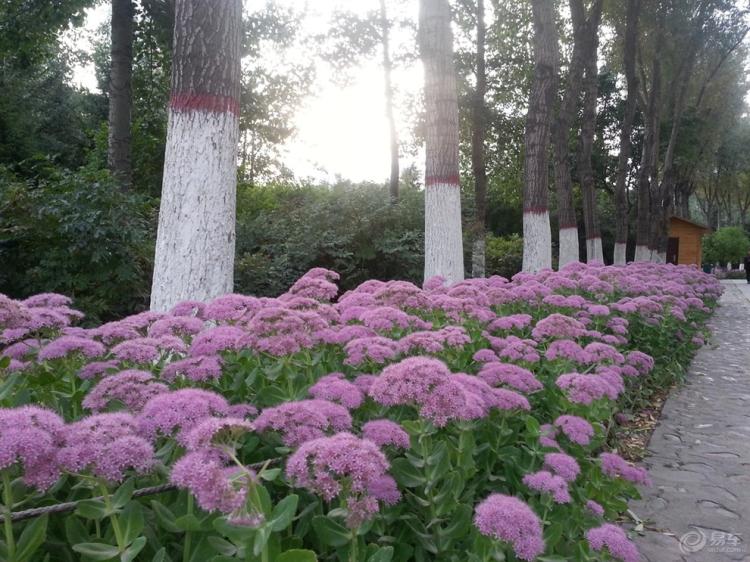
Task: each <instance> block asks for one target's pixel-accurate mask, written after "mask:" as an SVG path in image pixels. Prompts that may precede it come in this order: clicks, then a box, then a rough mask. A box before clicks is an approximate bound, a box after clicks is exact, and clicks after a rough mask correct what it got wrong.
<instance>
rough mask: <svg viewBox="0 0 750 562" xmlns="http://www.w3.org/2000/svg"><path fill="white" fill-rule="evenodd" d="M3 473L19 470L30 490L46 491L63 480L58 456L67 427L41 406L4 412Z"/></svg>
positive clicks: (0, 417) (0, 438) (0, 423)
mask: <svg viewBox="0 0 750 562" xmlns="http://www.w3.org/2000/svg"><path fill="white" fill-rule="evenodd" d="M0 427H3V428H4V429H3V431H0V470H5V469H8V468H10V467H13V466H16V465H17V466H18V467H19V468H20V469H21V472H22V474H23V481H24V482H25V483H26V484H27V485H28V486H33V487H34V488H36V489H37V490H40V491H44V490H46V489H48V488H49V487H50V486H52V484H54V483H55V482H56V481H57V479H58V478H59V477H60V468H59V466H58V462H57V452H58V449H59V447H60V446H61V445H62V442H63V436H64V433H65V425H64V423H63V421H62V419H61V418H60V417H59V416H58V415H57V414H55V413H54V412H52V411H50V410H47V409H44V408H39V407H37V406H21V407H19V408H0Z"/></svg>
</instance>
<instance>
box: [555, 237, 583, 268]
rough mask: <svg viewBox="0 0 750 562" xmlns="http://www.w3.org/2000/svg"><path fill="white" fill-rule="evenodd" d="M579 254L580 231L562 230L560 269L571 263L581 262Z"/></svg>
mask: <svg viewBox="0 0 750 562" xmlns="http://www.w3.org/2000/svg"><path fill="white" fill-rule="evenodd" d="M579 252H580V250H579V247H578V229H577V228H561V229H560V259H559V267H565V266H566V265H568V264H569V263H575V262H577V261H580V260H581V257H580V253H579Z"/></svg>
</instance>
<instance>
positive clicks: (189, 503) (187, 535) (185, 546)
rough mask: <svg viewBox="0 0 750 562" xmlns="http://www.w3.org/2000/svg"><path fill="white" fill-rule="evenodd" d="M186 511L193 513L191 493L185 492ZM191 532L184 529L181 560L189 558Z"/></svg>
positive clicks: (189, 513)
mask: <svg viewBox="0 0 750 562" xmlns="http://www.w3.org/2000/svg"><path fill="white" fill-rule="evenodd" d="M187 512H188V515H192V514H193V494H191V493H190V492H188V493H187ZM192 538H193V536H192V534H191V533H190V531H185V539H184V541H183V546H182V562H188V561H189V560H190V549H191V547H192V545H191V543H192Z"/></svg>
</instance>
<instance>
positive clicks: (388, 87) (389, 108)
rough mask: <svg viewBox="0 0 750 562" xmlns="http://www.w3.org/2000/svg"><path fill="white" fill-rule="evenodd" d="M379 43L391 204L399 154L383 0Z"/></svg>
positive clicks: (394, 199)
mask: <svg viewBox="0 0 750 562" xmlns="http://www.w3.org/2000/svg"><path fill="white" fill-rule="evenodd" d="M380 42H381V46H382V49H383V80H384V86H385V117H386V119H387V120H388V132H389V135H390V137H389V140H390V153H391V178H390V181H389V184H388V185H389V191H390V194H391V203H395V202H397V201H398V188H399V179H400V173H399V154H398V131H397V129H396V117H395V115H394V111H393V105H394V104H393V79H392V73H393V61H392V60H391V23H390V22H389V21H388V12H387V10H386V5H385V0H380Z"/></svg>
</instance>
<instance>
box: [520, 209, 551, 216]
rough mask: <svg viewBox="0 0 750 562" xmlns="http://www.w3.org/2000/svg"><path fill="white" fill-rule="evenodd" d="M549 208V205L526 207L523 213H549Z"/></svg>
mask: <svg viewBox="0 0 750 562" xmlns="http://www.w3.org/2000/svg"><path fill="white" fill-rule="evenodd" d="M548 212H549V209H548V208H547V207H524V209H523V213H524V214H526V213H533V214H535V215H543V214H544V213H548Z"/></svg>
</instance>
